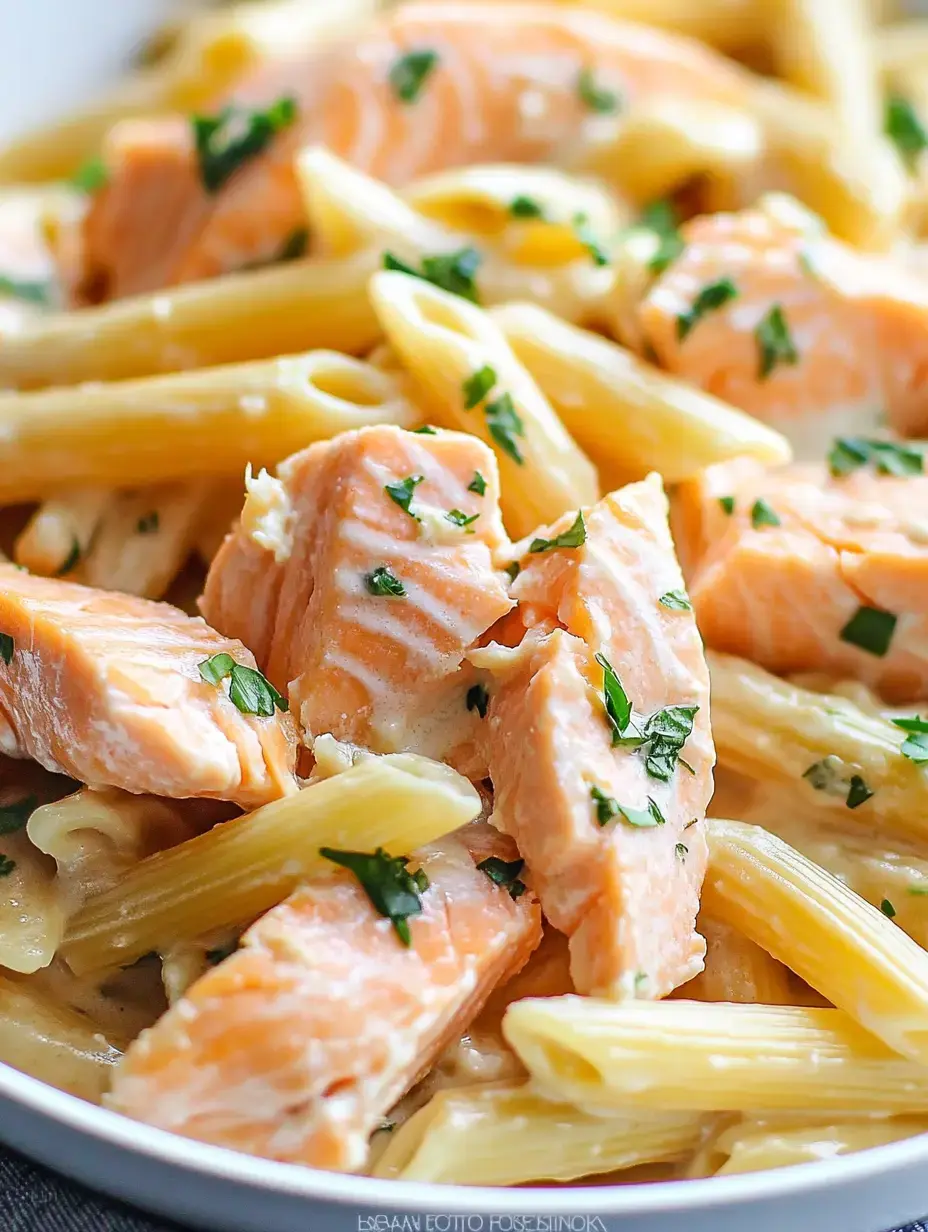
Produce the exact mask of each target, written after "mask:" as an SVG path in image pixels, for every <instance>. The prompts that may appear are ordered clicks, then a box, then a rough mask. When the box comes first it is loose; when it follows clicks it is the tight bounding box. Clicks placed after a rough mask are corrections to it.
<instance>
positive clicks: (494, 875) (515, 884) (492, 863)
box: [477, 856, 525, 900]
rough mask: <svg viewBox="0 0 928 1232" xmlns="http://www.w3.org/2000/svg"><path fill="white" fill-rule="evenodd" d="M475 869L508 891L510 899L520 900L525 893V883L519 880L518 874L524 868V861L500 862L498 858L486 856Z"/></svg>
mask: <svg viewBox="0 0 928 1232" xmlns="http://www.w3.org/2000/svg"><path fill="white" fill-rule="evenodd" d="M477 867H478V868H479V869H480V871H481V873H486V875H487V876H488V877H489V878H490V880H491V881H493V882H495V883H496V885H498V886H501V887H502V888H503V889H504V890H508V891H509V897H510V898H511V899H513V900H515V899H517V898H521V896H522V895H523V894H524V893H525V882H524V881H520V880H519V873H521V872H522V869H523V868H524V867H525V861H524V860H501V859H500V858H499V856H487V858H486V859H485V860H481V861H480V863H479V864H478V865H477Z"/></svg>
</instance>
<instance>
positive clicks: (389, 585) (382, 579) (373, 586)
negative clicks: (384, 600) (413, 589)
mask: <svg viewBox="0 0 928 1232" xmlns="http://www.w3.org/2000/svg"><path fill="white" fill-rule="evenodd" d="M364 584H365V586H366V587H367V589H368V592H369V593H370V594H372V595H392V596H394V597H395V598H397V599H401V598H402V597H403V595H405V594H406V587H405V586H404V585H403V583H402V582H401V581H400V579H399V578H398V577H397V576H396V574H395V573H394V572H393V571H392V570H391V569H390V567H389V566H388V565H378V566H377V568H376V569H375V570H374V571H373V573H366V574H365V575H364Z"/></svg>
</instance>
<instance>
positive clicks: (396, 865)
mask: <svg viewBox="0 0 928 1232" xmlns="http://www.w3.org/2000/svg"><path fill="white" fill-rule="evenodd" d="M319 854H320V855H321V856H322V857H323V859H325V860H331V861H332V863H333V864H339V865H341V867H342V868H347V869H348V871H349V872H351V873H353V874H354V875H355V877H357V879H358V881H359V882H360V883H361V888H362V889H363V890H364V892H365V894H366V895H367V897H368V898H369V899H370V900H371V902H372V903H373V905H374V907H375V908H376V909H377V911H379V912H380V914H381V915H382V916H385V917H386V918H387V919H388V920H390V922H391V923H392V924H393V927H394V929H395V930H396V935H397V936H398V937H399V939H400V941H402V943H403V945H406V946H409V945H412V935H411V933H410V931H409V923H408V921H409V919H410V918H411V917H412V916H415V915H421V913H422V897H421V896H422V895H423V894H424V893H425V891H426V890H427V889H428V888H429V882H428V878H427V877H426V875H425V873H424V872H423V870H422V869H421V868H420V869H418V870H417V871H416V872H415V873H410V872H409V870H408V869H407V867H406V865H407V864H408V863H409V857H408V856H391V855H388V854H387V852H386V851H384V849H383V848H382V847H378V848H377V850H376V851H374V852H373V853H371V852H368V851H337V850H335V848H333V847H320V848H319Z"/></svg>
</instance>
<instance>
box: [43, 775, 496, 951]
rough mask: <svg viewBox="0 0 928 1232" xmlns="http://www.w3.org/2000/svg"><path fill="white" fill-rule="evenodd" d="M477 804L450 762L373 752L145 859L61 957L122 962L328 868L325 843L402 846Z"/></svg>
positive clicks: (91, 905) (432, 834)
mask: <svg viewBox="0 0 928 1232" xmlns="http://www.w3.org/2000/svg"><path fill="white" fill-rule="evenodd" d="M479 811H480V797H479V796H478V795H477V793H476V791H475V790H474V788H473V787H471V785H470V784H469V783H468V782H467V780H466V779H464V778H462V777H461V776H460V775H459V774H456V773H455V772H454V771H453V770H451V769H449V768H448V767H447V766H443V765H440V764H438V763H436V762H429V761H426V760H425V759H424V758H421V757H414V756H409V755H406V754H394V755H391V756H388V757H383V758H371V759H369V760H367V761H363V762H360V763H359V764H357V765H355V766H353V767H352V768H351V769H350V770H346V771H345V772H344V773H343V774H339V775H336V776H334V777H333V778H331V779H326V780H324V781H323V782H321V783H317V784H315V785H313V786H311V787H307V788H304V790H303V791H300V792H298V793H297V794H296V795H292V796H287V797H285V798H284V799H282V800H276V801H274V803H272V804H267V805H265V806H264V807H263V808H260V809H258V810H256V811H255V812H253V813H249V814H246V815H245V816H243V817H239V818H236V819H235V820H234V821H227V822H225V823H224V824H222V825H218V826H215V827H214V828H213V829H212V830H210V831H208V832H207V833H206V834H201V835H200V836H199V837H197V838H193V839H190V840H189V841H188V842H185V843H181V844H180V845H179V846H177V847H174V848H172V849H171V850H169V851H164V852H161V853H159V854H157V855H154V856H151V857H149V858H148V859H147V860H143V861H142V862H141V863H140V864H138V865H136V867H135V868H133V869H132V870H131V871H130V872H129V873H128V874H127V875H126V876H125V877H124V878H123V879H122V881H121V882H120V884H119V885H118V886H117V887H115V888H114V889H113V890H111V891H109V892H107V893H104V894H101V895H98V896H97V897H96V898H94V899H91V900H90V901H89V902H88V903H87V904H86V906H85V907H84V908H83V909H82V910H81V911H79V912H78V913H77V914H76V915H75V916H74V917H73V918H72V920H71V921H70V923H69V926H68V932H67V937H66V944H65V950H64V956H65V958H66V959H67V961H68V963H69V965H70V966H71V967H72V969H73V970H74V971H76V972H78V973H81V972H85V971H91V970H102V969H106V968H110V967H114V966H117V965H123V966H124V965H125V964H126V963H129V962H133V961H134V960H135V959H136V958H139V957H140V956H141V955H142V954H146V953H147V952H148V951H149V950H158V951H161V950H165V949H167V948H169V947H170V946H172V945H176V944H178V943H180V942H182V941H190V940H193V939H195V938H197V937H200V936H202V935H203V934H204V933H208V932H210V931H211V930H213V929H216V928H222V927H224V926H232V925H236V924H243V923H245V922H247V921H249V920H251V919H253V918H254V917H255V916H257V915H260V914H261V912H262V911H266V910H267V909H268V908H269V907H271V906H273V905H274V904H275V903H278V902H280V901H281V899H283V898H285V897H286V896H287V894H289V892H290V891H291V890H292V889H293V888H294V887H295V886H296V885H297V884H298V883H299V882H300V881H302V880H305V879H306V878H307V877H310V876H314V875H316V874H318V873H320V872H323V871H326V872H330V871H331V869H332V867H333V866H332V865H331V864H330V862H328V861H326V860H325V859H323V857H322V856H320V854H319V848H320V847H323V846H331V847H337V848H349V849H353V850H360V851H369V850H373V849H375V848H376V847H385V848H386V849H387V850H388V851H390V852H391V853H392V854H399V853H403V852H409V851H412V850H414V849H415V848H417V847H421V846H423V845H424V844H425V843H429V842H432V841H434V840H435V839H437V838H440V837H441V836H442V835H443V834H447V833H448V832H449V831H451V830H455V829H457V828H458V826H462V825H464V824H465V823H466V822H468V821H471V820H472V819H473V818H474V817H476V816H477V814H478V813H479Z"/></svg>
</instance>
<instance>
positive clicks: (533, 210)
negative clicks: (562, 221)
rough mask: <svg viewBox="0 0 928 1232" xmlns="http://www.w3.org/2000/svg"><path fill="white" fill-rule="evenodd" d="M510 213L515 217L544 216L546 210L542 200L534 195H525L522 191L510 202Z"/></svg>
mask: <svg viewBox="0 0 928 1232" xmlns="http://www.w3.org/2000/svg"><path fill="white" fill-rule="evenodd" d="M509 213H510V214H511V215H512V216H513V218H544V216H545V211H544V206H543V205H542V204H541V202H539V201H536V200H535V199H534V197H525V196H523V195H522V194H521V193H520V194H519V196H517V197H513V199H512V200H511V201H510V203H509Z"/></svg>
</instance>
